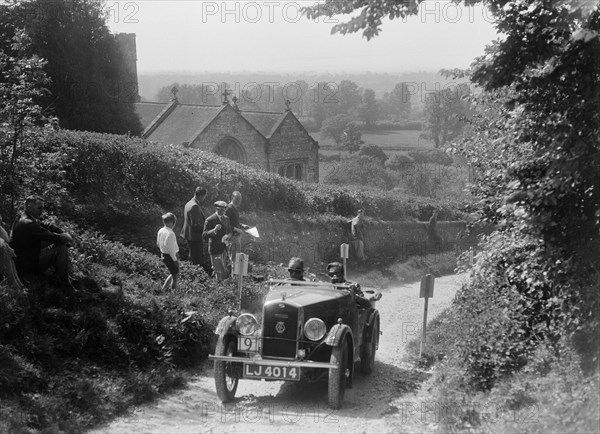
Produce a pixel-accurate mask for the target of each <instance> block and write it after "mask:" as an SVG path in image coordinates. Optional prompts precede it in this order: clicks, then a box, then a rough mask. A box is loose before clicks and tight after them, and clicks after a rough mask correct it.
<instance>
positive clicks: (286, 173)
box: [277, 164, 304, 181]
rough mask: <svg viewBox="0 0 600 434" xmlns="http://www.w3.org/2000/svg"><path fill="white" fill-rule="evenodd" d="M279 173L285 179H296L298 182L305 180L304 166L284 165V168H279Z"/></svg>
mask: <svg viewBox="0 0 600 434" xmlns="http://www.w3.org/2000/svg"><path fill="white" fill-rule="evenodd" d="M277 173H279V176H283V177H284V178H289V179H296V180H298V181H302V180H303V179H304V176H303V171H302V164H284V165H283V166H279V169H277Z"/></svg>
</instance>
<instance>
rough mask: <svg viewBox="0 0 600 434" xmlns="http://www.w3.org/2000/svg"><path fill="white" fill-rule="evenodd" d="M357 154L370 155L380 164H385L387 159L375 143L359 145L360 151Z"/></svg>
mask: <svg viewBox="0 0 600 434" xmlns="http://www.w3.org/2000/svg"><path fill="white" fill-rule="evenodd" d="M358 155H364V156H365V157H371V158H374V159H375V160H377V161H379V162H380V163H381V165H382V166H383V165H385V162H386V161H387V160H388V158H389V157H388V156H387V155H386V154H385V152H383V149H381V148H380V147H379V146H377V145H363V146H361V147H360V151H359V152H358Z"/></svg>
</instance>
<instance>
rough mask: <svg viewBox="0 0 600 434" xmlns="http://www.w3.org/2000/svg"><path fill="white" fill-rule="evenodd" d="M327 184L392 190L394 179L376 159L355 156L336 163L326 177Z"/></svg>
mask: <svg viewBox="0 0 600 434" xmlns="http://www.w3.org/2000/svg"><path fill="white" fill-rule="evenodd" d="M325 183H327V184H337V185H357V186H362V187H364V186H370V187H376V188H380V189H383V190H390V189H391V188H392V186H393V179H392V176H391V175H390V174H389V173H388V172H387V171H386V170H385V168H384V167H383V166H382V165H381V164H380V162H379V161H378V160H377V159H376V158H373V157H368V156H366V155H356V154H355V155H350V156H347V157H346V158H343V159H342V160H340V162H339V163H336V164H335V165H334V166H333V167H332V170H331V171H330V172H329V173H328V175H327V176H326V178H325Z"/></svg>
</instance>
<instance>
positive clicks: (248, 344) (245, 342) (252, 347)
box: [237, 336, 259, 352]
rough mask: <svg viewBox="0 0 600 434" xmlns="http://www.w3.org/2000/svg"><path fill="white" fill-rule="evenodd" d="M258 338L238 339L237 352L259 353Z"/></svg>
mask: <svg viewBox="0 0 600 434" xmlns="http://www.w3.org/2000/svg"><path fill="white" fill-rule="evenodd" d="M258 342H259V338H257V337H242V336H240V337H238V348H237V349H238V351H245V352H258V351H259V345H258Z"/></svg>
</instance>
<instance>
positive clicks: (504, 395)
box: [407, 306, 600, 434]
mask: <svg viewBox="0 0 600 434" xmlns="http://www.w3.org/2000/svg"><path fill="white" fill-rule="evenodd" d="M456 315H457V313H456V311H455V310H454V309H453V307H452V306H451V307H449V308H447V309H446V310H444V311H443V312H442V313H441V314H439V315H438V316H436V317H435V318H433V319H432V320H431V321H430V322H429V323H428V325H427V345H426V348H427V350H426V352H425V353H424V354H423V355H422V357H419V346H420V341H419V339H415V340H412V341H410V342H409V343H408V344H407V362H410V363H412V364H413V365H414V366H415V368H416V369H419V370H422V369H424V370H428V371H430V372H431V373H432V376H431V377H430V379H429V380H428V381H427V382H426V383H424V384H423V385H422V388H423V389H426V390H428V393H429V398H428V403H427V405H429V406H430V407H431V408H433V409H435V415H433V416H432V417H435V420H436V422H438V423H439V424H440V427H441V430H442V431H443V432H453V433H470V434H471V433H490V432H491V433H525V432H526V433H530V434H547V433H556V434H558V433H574V434H575V433H576V434H584V433H590V434H591V433H598V432H600V410H599V409H600V393H599V391H600V371H599V369H598V365H597V361H596V368H594V369H592V370H591V371H587V372H584V371H583V370H582V366H583V365H584V364H582V361H581V355H580V354H579V353H578V352H576V351H575V350H574V349H573V348H572V345H571V344H570V343H569V342H561V343H559V345H558V346H557V348H561V351H558V352H557V351H556V348H551V347H550V346H546V345H541V346H539V347H538V348H537V349H536V350H535V352H533V353H532V354H531V355H530V357H529V358H528V360H527V364H526V366H525V367H524V368H522V369H520V370H518V371H516V372H514V373H513V374H512V375H507V376H504V377H503V378H501V379H499V380H497V381H496V382H495V383H494V386H493V387H492V388H491V389H490V390H486V391H481V390H477V389H474V388H473V387H472V385H471V384H469V383H468V381H467V375H465V372H464V366H463V363H462V361H461V360H457V358H456V347H457V344H459V343H460V342H464V341H465V339H468V337H467V336H468V335H469V333H470V331H469V330H467V329H465V328H464V327H461V325H460V324H459V321H458V320H457V316H456ZM591 351H592V350H591Z"/></svg>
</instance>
